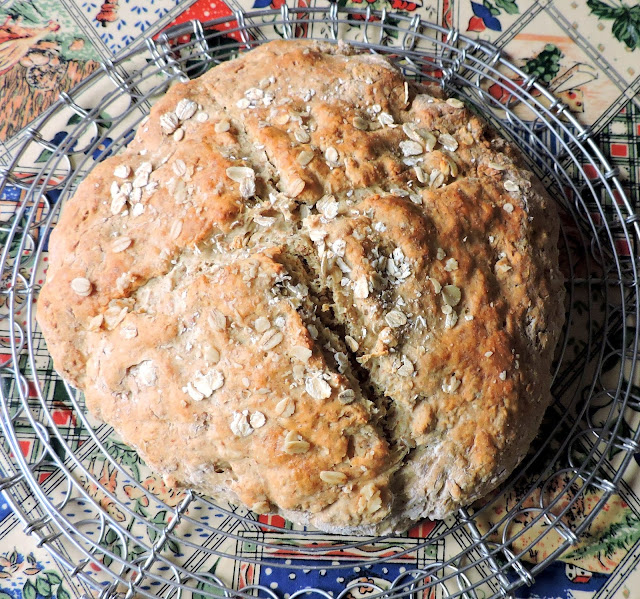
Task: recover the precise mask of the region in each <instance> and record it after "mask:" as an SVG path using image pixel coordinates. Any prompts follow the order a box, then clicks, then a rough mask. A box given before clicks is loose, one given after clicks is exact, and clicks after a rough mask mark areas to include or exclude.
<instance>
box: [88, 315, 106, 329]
mask: <svg viewBox="0 0 640 599" xmlns="http://www.w3.org/2000/svg"><path fill="white" fill-rule="evenodd" d="M103 320H104V316H103V315H102V314H97V315H96V316H94V317H93V318H92V319H91V320H90V321H89V324H88V328H89V330H90V331H97V330H98V329H99V328H100V327H101V326H102V321H103Z"/></svg>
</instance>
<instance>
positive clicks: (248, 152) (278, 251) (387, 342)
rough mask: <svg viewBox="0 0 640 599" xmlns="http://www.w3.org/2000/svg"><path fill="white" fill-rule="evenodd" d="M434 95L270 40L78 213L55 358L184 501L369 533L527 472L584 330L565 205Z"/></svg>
mask: <svg viewBox="0 0 640 599" xmlns="http://www.w3.org/2000/svg"><path fill="white" fill-rule="evenodd" d="M431 93H434V94H435V95H436V96H439V94H438V93H437V92H430V91H429V90H427V89H426V88H420V87H417V86H415V85H413V84H410V85H407V84H405V81H404V79H403V77H402V76H401V75H400V74H399V73H398V72H397V71H396V70H395V69H394V68H393V67H391V66H390V65H389V64H388V63H387V62H386V61H385V60H383V59H381V58H379V57H377V56H372V55H366V54H355V55H354V54H353V52H352V50H351V49H350V48H348V47H346V46H330V45H325V44H317V43H314V42H304V41H296V42H271V43H269V44H266V45H264V46H261V47H260V48H259V49H257V50H255V51H252V52H250V53H247V54H245V55H243V56H241V57H240V58H239V59H237V60H234V61H231V62H228V63H225V64H222V65H220V66H218V67H216V68H215V69H212V70H211V71H210V72H209V73H207V74H206V75H204V76H203V77H201V78H200V79H197V80H195V81H191V82H189V83H186V84H182V83H181V84H177V85H175V86H174V87H173V88H171V90H170V91H169V92H168V93H167V94H166V95H165V96H164V97H163V98H162V99H161V100H159V101H158V103H157V104H156V105H155V106H154V108H153V109H152V111H151V115H150V118H149V120H148V121H147V122H146V123H145V124H143V125H142V126H140V128H139V129H138V132H137V134H136V137H135V139H134V141H133V142H132V143H131V144H130V146H129V148H128V149H127V150H125V151H124V152H123V153H122V154H121V155H118V156H114V157H111V158H109V159H107V160H105V161H104V162H103V163H101V164H99V165H98V166H96V168H95V169H94V170H93V171H92V172H91V173H90V174H89V175H88V176H87V178H86V179H85V181H84V182H83V183H82V185H81V186H80V187H79V189H78V191H77V193H76V194H75V196H74V197H73V198H72V199H71V200H70V201H69V202H68V203H67V205H66V206H65V207H64V210H63V212H62V215H61V218H60V222H59V223H58V225H57V227H56V229H55V230H54V232H53V234H52V239H51V254H50V267H49V272H48V278H47V282H46V284H45V285H44V287H43V289H42V292H41V294H40V299H39V303H38V319H39V322H40V325H41V326H42V329H43V331H44V334H45V336H46V338H47V341H48V344H49V349H50V351H51V354H52V356H53V358H54V363H55V365H56V368H57V369H58V371H59V372H60V373H61V374H62V375H63V376H64V377H65V378H66V379H68V380H69V381H71V382H72V383H73V384H74V385H75V386H77V387H79V388H81V389H83V390H84V391H85V394H86V399H87V405H88V407H89V409H90V410H91V411H92V412H93V413H95V414H96V415H98V416H99V417H100V418H102V419H103V420H105V421H106V422H108V423H110V424H112V425H113V426H114V427H115V429H116V430H117V431H118V432H119V433H120V435H121V436H122V437H123V439H124V440H125V441H126V442H128V443H130V444H132V445H134V446H135V447H136V448H137V449H138V450H139V451H140V453H141V455H142V456H143V457H144V459H145V460H146V461H147V462H148V463H149V464H150V465H151V466H152V467H153V468H155V469H156V470H158V471H160V472H162V473H163V474H164V475H165V477H166V479H167V481H168V482H170V483H173V484H180V485H184V486H190V487H193V488H196V489H198V490H200V491H203V492H205V493H209V494H214V495H216V496H221V497H226V498H231V499H233V500H240V501H242V502H243V503H245V504H246V505H247V506H249V507H252V508H253V509H255V510H256V511H260V512H264V511H269V510H271V511H281V512H282V513H284V514H285V515H287V516H289V517H291V518H293V519H295V520H298V521H301V522H305V523H310V524H313V525H315V526H317V527H319V528H322V529H325V530H331V531H342V532H359V533H373V532H387V531H390V530H401V529H403V528H406V527H407V526H408V525H409V524H410V523H411V522H412V521H414V520H417V519H419V518H421V517H425V516H430V517H443V516H445V515H446V514H448V513H450V512H451V511H452V510H454V509H456V508H457V507H459V506H461V505H465V504H468V503H469V502H470V501H472V500H473V499H475V498H476V497H479V496H481V495H483V494H486V493H487V492H488V491H490V490H491V489H493V488H494V487H495V486H496V485H497V484H499V482H500V481H501V480H503V479H504V478H505V477H506V476H507V475H508V474H509V472H511V470H512V469H513V468H514V467H515V466H516V465H517V463H518V462H519V461H520V460H521V459H522V457H523V456H524V454H525V453H526V451H527V448H528V446H529V444H530V442H531V440H532V439H533V437H534V435H535V434H536V432H537V429H538V426H539V422H540V419H541V417H542V414H543V412H544V410H545V408H546V406H547V405H548V403H549V401H550V394H549V387H550V374H549V370H550V365H551V359H552V353H553V350H554V347H555V344H556V341H557V338H558V335H559V331H560V328H561V326H562V320H563V308H562V304H563V301H562V300H563V286H562V277H561V275H560V273H559V270H558V257H557V249H556V240H557V235H558V226H557V218H556V213H555V208H554V206H553V203H552V202H551V200H549V199H548V197H547V196H546V195H545V193H544V191H543V190H542V189H541V188H540V186H539V184H538V183H537V182H535V181H534V179H533V176H532V175H531V174H530V173H529V172H528V171H526V170H524V169H523V168H521V167H519V166H518V165H517V164H515V163H514V158H513V157H515V159H516V160H517V153H515V152H514V151H513V149H512V148H510V147H509V146H507V145H506V144H505V142H504V141H503V140H501V139H499V138H497V137H496V136H495V134H494V133H493V132H492V131H490V130H487V129H486V127H485V125H484V124H483V123H482V122H481V121H480V120H479V119H478V118H477V117H475V116H472V115H471V114H470V113H469V112H468V111H467V110H466V109H464V107H462V106H461V104H460V103H459V102H458V101H456V100H445V99H443V98H440V97H434V96H433V95H431ZM176 131H177V133H176ZM88 240H90V241H88Z"/></svg>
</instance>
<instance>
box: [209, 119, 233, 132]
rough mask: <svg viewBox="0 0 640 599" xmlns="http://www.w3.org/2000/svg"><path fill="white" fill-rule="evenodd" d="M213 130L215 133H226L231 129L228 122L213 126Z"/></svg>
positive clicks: (220, 122)
mask: <svg viewBox="0 0 640 599" xmlns="http://www.w3.org/2000/svg"><path fill="white" fill-rule="evenodd" d="M213 129H214V131H215V132H216V133H226V132H227V131H229V129H231V123H229V121H219V122H217V123H216V124H215V125H214V127H213Z"/></svg>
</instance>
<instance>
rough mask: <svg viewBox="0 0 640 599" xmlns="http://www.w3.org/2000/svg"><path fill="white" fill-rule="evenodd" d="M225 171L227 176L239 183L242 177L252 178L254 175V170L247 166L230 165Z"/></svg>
mask: <svg viewBox="0 0 640 599" xmlns="http://www.w3.org/2000/svg"><path fill="white" fill-rule="evenodd" d="M225 172H226V174H227V177H229V179H231V180H232V181H235V182H236V183H241V182H242V181H243V180H244V179H253V178H254V177H255V176H256V174H255V172H254V170H253V169H252V168H249V167H248V166H230V167H229V168H227V170H226V171H225Z"/></svg>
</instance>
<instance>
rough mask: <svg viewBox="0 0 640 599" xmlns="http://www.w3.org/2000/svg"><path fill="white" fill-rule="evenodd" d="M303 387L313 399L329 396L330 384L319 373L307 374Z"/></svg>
mask: <svg viewBox="0 0 640 599" xmlns="http://www.w3.org/2000/svg"><path fill="white" fill-rule="evenodd" d="M304 388H305V390H306V391H307V393H308V394H309V395H310V396H311V397H313V398H314V399H326V398H327V397H331V385H329V383H327V381H325V380H324V379H323V378H321V376H320V375H319V374H315V375H312V376H308V377H307V378H306V379H305V381H304Z"/></svg>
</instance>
